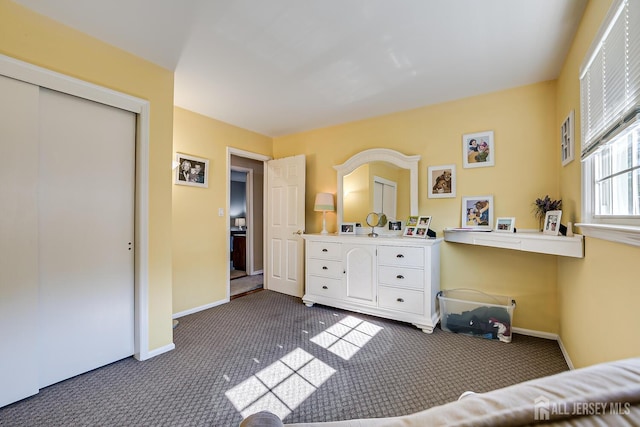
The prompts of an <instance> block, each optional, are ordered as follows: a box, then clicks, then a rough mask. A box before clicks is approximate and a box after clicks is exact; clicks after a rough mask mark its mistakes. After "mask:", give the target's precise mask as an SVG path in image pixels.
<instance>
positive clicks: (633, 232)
mask: <svg viewBox="0 0 640 427" xmlns="http://www.w3.org/2000/svg"><path fill="white" fill-rule="evenodd" d="M575 226H576V227H580V229H581V230H582V234H583V235H584V236H587V237H593V238H595V239H602V240H609V241H611V242H616V243H625V244H627V245H632V246H640V227H633V226H625V225H609V224H588V223H578V224H575Z"/></svg>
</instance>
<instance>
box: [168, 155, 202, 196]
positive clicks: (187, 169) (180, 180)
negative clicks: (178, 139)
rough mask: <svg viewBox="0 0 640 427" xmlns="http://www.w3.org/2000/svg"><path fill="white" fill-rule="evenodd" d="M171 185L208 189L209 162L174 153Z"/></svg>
mask: <svg viewBox="0 0 640 427" xmlns="http://www.w3.org/2000/svg"><path fill="white" fill-rule="evenodd" d="M176 162H177V163H178V167H176V170H175V173H174V175H173V183H174V184H180V185H190V186H192V187H202V188H208V187H209V160H207V159H203V158H200V157H195V156H190V155H188V154H182V153H176Z"/></svg>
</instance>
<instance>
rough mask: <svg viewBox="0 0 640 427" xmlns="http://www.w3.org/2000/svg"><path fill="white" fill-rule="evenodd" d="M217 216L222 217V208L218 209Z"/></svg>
mask: <svg viewBox="0 0 640 427" xmlns="http://www.w3.org/2000/svg"><path fill="white" fill-rule="evenodd" d="M218 216H224V208H218Z"/></svg>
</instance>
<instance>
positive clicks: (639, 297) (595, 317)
mask: <svg viewBox="0 0 640 427" xmlns="http://www.w3.org/2000/svg"><path fill="white" fill-rule="evenodd" d="M611 3H612V1H611V0H599V1H591V2H589V3H588V6H587V9H586V11H585V14H584V16H583V19H582V23H581V25H580V28H579V30H578V33H577V34H576V37H575V39H574V42H573V45H572V47H571V50H570V52H569V54H568V56H567V59H566V61H565V65H564V68H563V70H562V73H561V75H560V77H559V78H558V95H557V106H558V108H557V117H556V128H558V129H559V128H560V124H561V123H562V121H563V120H564V118H565V117H566V116H567V114H568V113H569V111H570V110H571V109H573V110H575V117H576V126H575V134H576V137H577V141H576V146H575V150H576V156H577V157H576V160H575V161H573V162H572V163H570V164H568V165H567V166H566V167H560V168H561V170H560V192H561V196H562V199H563V220H564V215H565V213H567V214H568V215H569V216H568V218H571V220H573V221H574V222H577V221H578V220H579V219H580V203H581V197H580V194H581V193H580V174H581V171H580V167H581V164H580V161H579V151H580V144H581V140H580V84H579V81H578V72H579V68H580V65H581V64H582V61H583V58H584V55H585V52H586V51H587V49H588V48H589V46H590V45H591V42H592V40H593V38H594V36H595V34H596V33H597V31H598V29H599V27H600V25H601V23H602V20H603V19H604V17H605V16H606V13H607V11H608V9H609V6H610V5H611ZM567 220H569V219H567ZM563 222H564V221H563ZM638 259H640V248H638V247H635V246H629V245H624V244H617V243H612V242H607V241H604V240H599V239H592V238H587V239H586V241H585V258H584V259H568V258H559V260H558V292H559V304H560V337H561V338H562V342H563V344H564V346H565V348H566V350H567V351H568V353H569V356H570V358H571V361H572V362H573V365H574V366H575V367H582V366H587V365H592V364H594V363H599V362H604V361H609V360H615V359H621V358H625V357H637V356H638V355H640V328H639V326H640V320H638V313H637V312H638V301H640V286H639V285H638V284H639V281H638V273H637V271H636V269H635V268H634V267H635V263H637V261H638ZM621 266H624V268H620V267H621Z"/></svg>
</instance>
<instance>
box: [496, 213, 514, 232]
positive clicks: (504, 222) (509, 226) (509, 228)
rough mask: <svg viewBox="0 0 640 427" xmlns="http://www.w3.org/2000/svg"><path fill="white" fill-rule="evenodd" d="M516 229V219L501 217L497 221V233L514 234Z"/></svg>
mask: <svg viewBox="0 0 640 427" xmlns="http://www.w3.org/2000/svg"><path fill="white" fill-rule="evenodd" d="M515 228H516V219H515V217H499V218H498V219H496V228H495V231H498V232H500V233H513V232H514V230H515Z"/></svg>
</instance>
